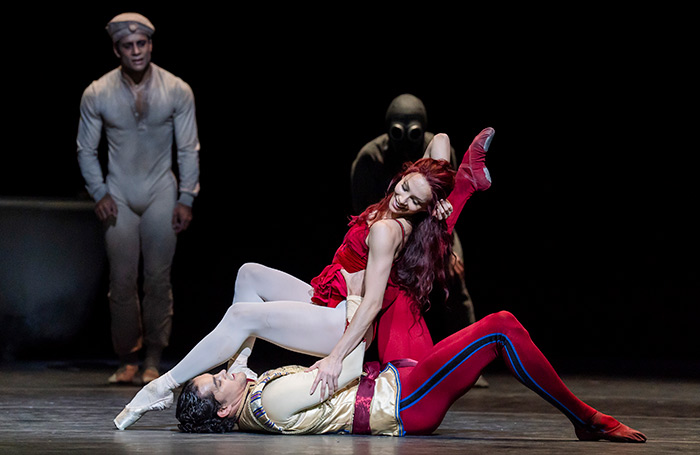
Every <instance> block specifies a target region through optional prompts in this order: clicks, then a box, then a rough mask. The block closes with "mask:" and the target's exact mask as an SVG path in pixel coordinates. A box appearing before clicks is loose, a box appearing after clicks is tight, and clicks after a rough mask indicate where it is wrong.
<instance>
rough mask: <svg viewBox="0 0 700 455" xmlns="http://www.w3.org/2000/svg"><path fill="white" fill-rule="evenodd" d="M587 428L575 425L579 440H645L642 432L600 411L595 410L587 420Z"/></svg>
mask: <svg viewBox="0 0 700 455" xmlns="http://www.w3.org/2000/svg"><path fill="white" fill-rule="evenodd" d="M588 423H589V426H588V427H587V428H583V427H576V436H577V437H578V438H579V440H581V441H599V440H601V439H605V440H608V441H612V442H646V440H647V437H646V436H645V435H644V433H642V432H640V431H637V430H635V429H633V428H630V427H628V426H627V425H624V424H622V423H620V422H618V421H617V420H616V419H614V418H613V417H610V416H609V415H605V414H603V413H602V412H596V413H595V414H593V417H591V419H590V420H589V421H588Z"/></svg>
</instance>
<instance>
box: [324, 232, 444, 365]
mask: <svg viewBox="0 0 700 455" xmlns="http://www.w3.org/2000/svg"><path fill="white" fill-rule="evenodd" d="M396 222H397V223H399V224H401V222H400V221H398V220H396ZM402 229H403V225H402ZM367 235H369V226H368V225H367V224H366V223H356V224H352V226H350V229H349V230H348V232H347V234H345V238H344V239H343V243H342V244H341V245H340V247H339V248H338V250H337V251H336V252H335V255H334V256H333V261H332V262H331V264H330V265H328V266H326V268H324V269H323V271H322V272H321V274H320V275H318V276H317V277H316V278H314V279H313V280H311V286H312V287H313V290H314V294H313V296H312V298H311V300H312V301H313V302H314V303H316V304H317V305H323V306H328V307H331V308H335V307H336V306H338V304H339V303H340V302H342V301H343V300H345V297H346V295H347V287H346V285H345V278H343V276H342V274H341V273H340V270H341V269H345V270H346V271H348V272H350V273H354V272H359V271H360V270H364V269H366V268H367V257H368V254H369V246H367V242H366V239H367ZM412 303H413V299H412V298H411V297H410V296H409V295H408V294H407V293H406V292H405V291H403V290H401V289H400V288H399V285H398V284H397V283H396V282H395V281H394V278H393V273H392V274H390V276H389V280H388V282H387V287H386V290H385V291H384V299H383V301H382V309H381V311H380V312H379V315H378V316H377V320H376V321H375V340H376V341H377V351H378V354H379V361H380V362H382V363H386V362H389V361H391V360H396V359H404V358H410V359H415V360H419V359H421V358H423V356H424V355H426V354H427V353H428V352H429V351H430V349H431V348H432V347H433V340H432V338H431V337H430V332H429V331H428V327H427V325H426V324H425V321H424V320H423V316H422V315H419V314H418V315H416V314H414V313H413V311H412V308H411V305H412Z"/></svg>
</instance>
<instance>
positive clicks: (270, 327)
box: [169, 263, 345, 384]
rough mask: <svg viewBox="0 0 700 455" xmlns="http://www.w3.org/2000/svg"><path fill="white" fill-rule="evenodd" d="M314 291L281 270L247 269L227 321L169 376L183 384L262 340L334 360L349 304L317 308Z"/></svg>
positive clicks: (241, 273)
mask: <svg viewBox="0 0 700 455" xmlns="http://www.w3.org/2000/svg"><path fill="white" fill-rule="evenodd" d="M311 289H312V288H311V286H310V285H309V284H307V283H304V282H303V281H301V280H299V279H297V278H295V277H293V276H291V275H289V274H287V273H284V272H281V271H279V270H275V269H272V268H269V267H265V266H263V265H260V264H255V263H248V264H244V265H243V266H242V267H241V268H240V269H239V271H238V276H237V277H236V285H235V290H234V296H233V304H232V305H231V306H230V307H229V309H228V310H227V311H226V314H225V315H224V317H223V319H222V320H221V321H220V322H219V324H218V325H217V326H216V328H214V330H213V331H211V332H210V333H209V334H208V335H207V336H206V337H204V338H203V339H202V340H201V341H200V342H199V343H198V344H197V345H196V346H195V347H194V348H193V349H192V350H191V351H190V352H189V353H188V354H187V355H186V356H185V357H184V358H183V359H182V360H181V361H180V362H179V363H178V364H177V365H175V366H174V367H173V369H172V370H170V371H169V375H170V376H171V377H172V379H173V380H174V381H176V382H177V383H178V384H182V383H184V382H185V381H187V380H189V379H192V378H194V377H195V376H197V375H199V374H202V373H205V372H207V371H209V370H211V369H212V368H214V367H216V366H218V365H221V364H222V363H224V362H226V361H228V360H229V359H230V358H231V357H232V356H233V355H234V354H236V352H238V351H239V349H240V348H241V347H242V346H249V347H251V346H252V344H253V340H254V339H255V338H256V337H257V338H262V339H264V340H267V341H269V342H271V343H274V344H277V345H279V346H282V347H284V348H287V349H290V350H292V351H297V352H301V353H304V354H309V355H315V356H319V357H323V356H325V355H328V354H329V353H330V352H331V350H332V349H333V347H334V346H335V345H336V343H337V342H338V341H339V340H340V338H341V336H342V335H343V331H344V330H345V305H340V306H338V307H337V308H327V307H322V306H318V305H314V304H312V303H311Z"/></svg>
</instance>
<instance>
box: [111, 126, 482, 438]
mask: <svg viewBox="0 0 700 455" xmlns="http://www.w3.org/2000/svg"><path fill="white" fill-rule="evenodd" d="M493 133H494V131H493V129H491V128H487V129H485V130H484V131H482V132H481V133H480V134H479V135H478V136H477V137H476V138H475V140H474V141H473V143H472V145H471V146H470V148H469V149H468V150H467V153H466V154H465V157H464V160H463V162H462V164H461V165H460V168H459V170H458V172H457V177H458V178H457V184H456V189H455V191H454V192H453V193H455V196H454V197H455V203H454V204H455V205H456V206H457V207H459V209H460V210H461V208H462V207H463V205H464V202H465V201H466V199H468V198H469V196H470V195H471V194H473V193H474V192H475V191H479V190H483V189H486V188H488V186H489V185H490V181H489V179H488V173H487V171H486V169H485V166H484V158H485V153H486V151H487V150H488V145H489V143H490V140H491V137H492V136H493ZM448 153H449V138H447V136H446V135H444V134H441V135H436V136H435V138H434V140H433V142H432V143H431V144H430V146H429V147H428V150H427V151H426V155H427V156H428V158H425V159H422V160H419V161H418V162H416V163H414V164H413V165H412V166H410V167H409V168H408V169H407V170H406V171H405V172H403V173H402V174H401V176H399V178H397V181H396V183H395V185H394V186H393V187H392V188H391V190H392V191H391V192H390V193H389V194H388V195H387V196H386V198H385V199H384V200H383V201H382V202H380V203H379V204H377V205H375V206H373V207H371V208H370V209H369V210H368V211H366V212H365V213H364V214H363V215H361V216H360V217H359V218H358V219H357V220H356V221H355V223H354V224H353V226H352V227H351V229H350V232H349V233H348V236H347V237H346V240H345V242H344V243H343V245H342V246H341V248H340V249H339V250H338V252H337V253H336V256H335V258H334V264H335V265H333V264H332V265H331V266H329V267H327V268H326V269H325V270H324V272H323V274H322V275H321V276H320V277H319V278H317V279H315V280H314V282H313V285H314V286H313V287H312V286H309V285H307V284H305V283H303V282H301V281H300V280H297V279H296V278H293V277H291V276H290V275H287V274H285V273H283V272H279V271H275V270H272V269H269V268H265V267H262V266H258V265H249V266H248V267H243V268H242V269H241V271H240V272H239V276H238V278H237V283H236V291H235V295H234V304H233V305H231V307H230V308H229V310H228V311H227V312H226V315H225V316H224V318H223V319H222V321H221V322H220V323H219V325H218V326H217V327H216V328H215V329H214V330H213V331H212V332H211V333H210V334H209V335H207V336H206V337H205V338H204V339H203V340H202V341H200V343H198V344H197V346H195V347H194V348H193V349H192V351H190V353H189V354H187V355H186V356H185V358H184V359H183V360H182V361H181V362H179V363H178V364H177V365H176V366H175V367H174V368H173V369H172V370H170V371H169V372H167V373H166V374H164V375H163V376H161V377H160V378H158V379H157V380H155V381H153V383H150V384H148V385H147V386H145V387H144V388H143V389H142V390H141V391H139V393H138V394H137V395H136V396H135V397H134V399H133V400H132V401H131V402H130V403H129V404H128V405H127V406H126V407H125V408H124V410H123V411H122V412H121V413H120V414H119V415H118V416H117V418H116V419H115V425H116V426H117V427H118V428H120V429H124V428H126V427H127V426H129V425H131V424H132V423H133V422H135V421H136V420H138V419H139V418H140V417H141V415H143V413H145V412H147V411H149V410H155V409H164V408H166V407H169V406H170V405H171V404H172V399H173V395H172V390H173V389H174V388H176V387H178V386H179V384H181V383H183V382H184V381H186V380H188V379H191V378H192V377H194V376H195V375H197V374H200V373H202V372H204V371H208V370H210V369H211V368H213V367H215V366H217V365H220V364H221V363H223V362H225V361H226V360H228V359H229V358H231V357H232V356H233V355H234V354H235V353H236V352H237V350H238V349H239V348H240V347H241V346H245V344H244V343H250V342H251V340H252V339H253V337H259V338H263V339H266V340H268V341H271V342H273V343H275V344H278V345H280V346H283V347H286V348H289V349H291V350H295V351H299V352H303V353H307V354H311V355H318V356H321V357H322V356H324V355H325V356H327V357H324V358H323V359H322V360H320V361H319V362H317V364H315V365H314V366H313V367H312V369H318V370H319V374H318V375H317V376H316V379H317V382H316V383H315V384H314V385H313V389H315V388H316V385H317V384H321V386H322V390H323V391H324V393H325V392H326V391H327V393H328V394H332V393H333V392H334V391H335V390H336V389H337V378H338V375H339V374H340V371H341V369H342V363H341V362H342V360H343V358H345V356H346V355H347V354H348V353H349V352H350V351H351V350H352V349H354V347H355V346H357V344H358V343H359V342H360V341H361V340H362V339H363V338H365V337H366V336H367V335H368V334H369V336H371V334H372V330H371V328H372V326H373V324H374V322H375V320H377V317H378V316H380V317H379V321H380V325H379V328H378V332H379V335H380V341H381V339H382V335H383V334H387V333H388V332H389V331H390V329H391V331H392V337H391V339H394V340H405V341H401V342H399V343H393V344H392V343H385V345H384V346H380V348H382V349H380V357H381V358H382V359H383V360H393V359H395V358H396V356H397V355H400V356H401V357H411V358H414V359H419V358H422V357H423V356H424V355H425V353H426V352H428V350H429V348H430V347H432V340H431V338H430V335H429V333H428V330H427V327H425V323H424V322H423V320H422V317H421V316H420V313H419V311H412V308H414V309H415V308H418V309H420V308H419V307H417V305H420V304H424V303H425V302H426V301H427V294H428V292H429V291H430V285H432V283H433V281H434V280H435V278H437V281H438V282H440V281H441V279H443V278H444V273H445V272H444V270H445V269H446V261H447V260H449V257H450V245H451V238H450V236H449V232H450V229H451V227H452V226H454V222H452V224H451V225H450V226H447V225H446V224H445V222H444V221H441V219H444V218H446V217H447V216H448V215H449V213H450V211H451V209H452V206H451V205H450V204H446V203H444V201H443V199H445V198H446V197H447V195H448V194H450V191H451V190H452V186H453V182H454V171H451V170H450V169H449V164H448V162H447V161H446V160H445V159H444V158H445V157H447V156H448ZM457 215H458V214H457ZM455 218H457V217H456V216H455ZM426 258H427V260H426ZM351 262H352V263H351ZM363 265H365V270H366V271H367V275H366V276H367V279H366V280H365V289H364V301H363V304H362V305H360V306H359V307H358V308H357V311H356V313H355V314H354V318H353V319H352V322H351V323H350V324H349V325H347V326H346V311H345V308H344V305H340V306H337V305H338V301H339V299H338V297H339V296H342V294H343V289H342V286H343V285H342V284H341V283H342V282H343V280H342V277H341V276H340V274H339V270H340V268H343V267H347V268H348V269H349V270H353V271H354V270H357V269H358V267H362V266H363ZM399 286H401V288H399ZM312 294H313V298H314V300H315V303H317V305H309V303H310V298H311V296H312ZM414 302H417V303H416V305H413V303H414ZM318 303H322V304H325V305H327V306H328V307H323V306H320V305H318ZM334 306H337V308H333V307H334ZM380 311H384V313H383V314H381V315H380ZM384 320H387V321H389V322H387V323H386V325H383V326H382V322H381V321H384ZM384 338H385V339H386V338H387V337H386V336H384Z"/></svg>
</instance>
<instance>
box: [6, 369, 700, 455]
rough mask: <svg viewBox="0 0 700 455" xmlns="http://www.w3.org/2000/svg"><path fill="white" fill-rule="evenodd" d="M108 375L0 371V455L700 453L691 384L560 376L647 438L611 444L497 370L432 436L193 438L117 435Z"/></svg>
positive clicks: (155, 425) (150, 420)
mask: <svg viewBox="0 0 700 455" xmlns="http://www.w3.org/2000/svg"><path fill="white" fill-rule="evenodd" d="M111 372H112V367H111V366H107V365H105V364H99V363H95V362H82V363H81V362H75V361H71V362H58V361H52V362H23V363H16V364H10V365H7V364H6V365H0V453H1V454H12V453H42V454H47V453H73V454H77V453H109V454H119V453H124V454H127V453H129V454H130V453H147V454H164V453H167V454H178V453H195V454H196V453H208V454H218V453H222V454H248V453H250V454H271V455H281V454H290V453H294V454H297V453H306V454H367V453H381V454H382V455H390V454H414V453H415V454H440V455H448V454H452V453H475V454H504V453H508V454H567V455H573V454H654V455H659V454H667V453H668V454H671V453H673V454H677V453H688V454H691V453H694V454H700V380H697V379H673V378H668V377H666V378H663V379H655V378H643V377H602V376H591V375H587V376H581V375H571V376H567V375H562V377H563V379H564V381H565V382H566V383H567V385H568V386H569V387H570V388H571V389H572V390H573V391H574V393H576V394H577V395H578V396H579V397H580V398H582V399H583V400H584V401H586V402H587V403H589V404H590V405H592V406H593V407H595V408H597V409H599V410H601V411H602V412H605V413H608V414H611V415H613V416H615V417H617V418H618V419H620V420H621V421H623V422H624V423H627V424H628V425H630V426H632V427H633V428H636V429H638V430H640V431H642V432H644V433H645V434H646V435H647V437H648V441H647V443H646V444H613V443H610V442H580V441H578V440H577V439H576V437H575V435H574V431H573V428H572V426H571V425H570V424H569V422H568V420H566V418H564V417H563V416H562V415H561V414H559V412H558V411H556V410H555V409H554V408H552V407H551V406H550V405H549V404H547V403H546V402H544V401H543V400H541V399H540V398H539V397H538V396H537V395H535V394H534V393H533V392H531V391H530V390H528V389H526V388H525V387H524V386H522V385H521V384H520V383H518V382H517V381H515V380H514V379H513V378H512V377H510V376H509V375H507V374H505V372H501V371H494V372H492V373H489V374H488V375H487V376H486V377H487V379H488V381H489V382H490V384H491V386H490V387H489V388H487V389H474V390H472V391H470V392H469V393H468V394H467V395H466V396H465V397H463V398H462V399H460V400H459V401H458V402H457V403H456V404H455V405H454V406H453V407H452V409H451V410H450V412H449V413H448V415H447V417H446V419H445V421H444V422H443V424H442V426H441V427H440V428H439V429H438V431H437V432H436V434H434V435H432V436H422V437H405V438H390V437H372V436H276V435H259V434H245V433H232V434H226V435H189V434H182V433H180V432H178V430H177V427H176V420H175V412H174V409H173V408H171V409H169V410H166V411H160V412H151V413H148V414H146V415H145V416H144V417H143V418H142V419H141V420H139V421H138V422H137V423H135V424H134V425H133V426H132V427H130V428H129V429H127V430H126V431H118V430H116V429H115V428H114V426H113V424H112V419H113V418H114V417H115V416H116V415H117V414H118V413H119V411H120V410H121V409H122V407H123V406H124V405H125V404H126V403H127V402H128V401H129V400H130V399H131V397H132V396H133V395H134V394H135V393H136V391H137V390H138V389H137V388H136V387H131V386H109V385H106V384H105V381H106V378H107V376H109V374H110V373H111Z"/></svg>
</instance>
